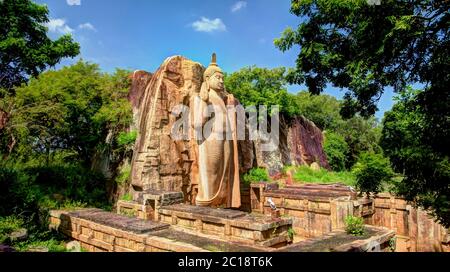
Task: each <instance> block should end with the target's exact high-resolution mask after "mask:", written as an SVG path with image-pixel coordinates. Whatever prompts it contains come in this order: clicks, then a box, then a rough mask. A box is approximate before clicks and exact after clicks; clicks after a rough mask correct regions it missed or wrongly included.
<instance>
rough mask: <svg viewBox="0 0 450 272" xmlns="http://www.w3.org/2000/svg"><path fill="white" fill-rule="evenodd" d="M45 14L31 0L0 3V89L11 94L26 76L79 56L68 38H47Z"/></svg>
mask: <svg viewBox="0 0 450 272" xmlns="http://www.w3.org/2000/svg"><path fill="white" fill-rule="evenodd" d="M48 12H49V11H48V8H47V6H45V5H39V4H36V3H34V2H32V1H30V0H3V1H0V88H5V89H7V90H9V91H12V87H14V86H17V85H19V84H21V83H23V82H25V81H26V80H27V79H28V78H29V76H37V75H38V74H39V73H40V72H42V71H44V70H45V69H46V68H47V67H49V66H54V65H56V64H57V63H58V62H59V61H60V60H61V59H62V58H64V57H74V56H76V55H78V54H79V50H80V48H79V45H78V44H77V43H75V42H74V41H73V40H72V38H71V36H70V35H64V36H61V37H60V38H59V39H57V40H54V41H52V40H51V39H50V38H49V37H47V28H46V27H45V23H47V22H49V19H48Z"/></svg>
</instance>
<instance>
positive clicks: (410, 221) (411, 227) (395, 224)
mask: <svg viewBox="0 0 450 272" xmlns="http://www.w3.org/2000/svg"><path fill="white" fill-rule="evenodd" d="M374 203H375V214H374V216H373V225H375V226H383V227H387V228H389V229H392V230H394V231H395V232H396V234H397V251H409V252H429V251H432V252H435V251H449V249H450V247H449V242H450V241H449V239H450V236H449V233H448V231H447V230H446V229H444V228H443V227H442V226H441V225H440V224H438V223H436V222H435V221H434V219H433V218H432V217H431V216H430V215H428V214H427V212H426V211H424V210H422V209H420V208H415V207H413V206H412V205H411V204H410V203H408V202H407V201H405V200H404V199H403V198H400V197H394V196H392V195H390V194H385V193H383V194H379V195H378V196H377V197H376V198H375V200H374Z"/></svg>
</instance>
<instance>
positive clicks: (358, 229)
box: [345, 215, 364, 236]
mask: <svg viewBox="0 0 450 272" xmlns="http://www.w3.org/2000/svg"><path fill="white" fill-rule="evenodd" d="M345 231H346V232H347V233H348V234H351V235H354V236H362V235H364V220H363V219H362V218H361V217H355V216H352V215H349V216H347V217H346V218H345Z"/></svg>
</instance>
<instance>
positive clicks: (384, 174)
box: [352, 152, 394, 194]
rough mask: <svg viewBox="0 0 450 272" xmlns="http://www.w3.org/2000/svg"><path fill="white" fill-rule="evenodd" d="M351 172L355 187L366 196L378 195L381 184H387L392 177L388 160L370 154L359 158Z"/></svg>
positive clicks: (378, 155)
mask: <svg viewBox="0 0 450 272" xmlns="http://www.w3.org/2000/svg"><path fill="white" fill-rule="evenodd" d="M352 172H353V174H354V175H355V177H356V187H357V188H358V190H359V191H360V192H362V193H366V194H370V193H379V192H380V191H381V190H382V186H383V183H385V182H389V181H390V180H391V178H392V177H393V175H394V173H393V171H392V169H391V166H390V163H389V159H387V158H385V157H384V156H383V155H382V154H375V153H370V152H367V153H366V152H364V153H362V154H361V155H360V156H359V159H358V162H357V163H356V164H355V165H354V167H353V170H352Z"/></svg>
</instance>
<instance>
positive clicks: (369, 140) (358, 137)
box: [336, 116, 381, 169]
mask: <svg viewBox="0 0 450 272" xmlns="http://www.w3.org/2000/svg"><path fill="white" fill-rule="evenodd" d="M336 133H338V134H339V135H341V136H342V137H344V139H345V142H346V143H347V145H348V150H349V151H348V153H347V155H346V159H345V162H346V168H347V169H350V168H351V167H352V166H353V165H354V164H355V163H356V161H357V160H358V157H359V154H360V153H362V152H374V153H380V152H381V147H380V146H379V139H380V134H381V128H380V126H379V124H378V122H377V121H376V120H375V118H373V117H372V118H368V119H366V118H363V117H361V116H354V117H352V118H350V119H347V120H345V121H344V122H342V123H341V124H340V126H339V127H338V128H337V129H336Z"/></svg>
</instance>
